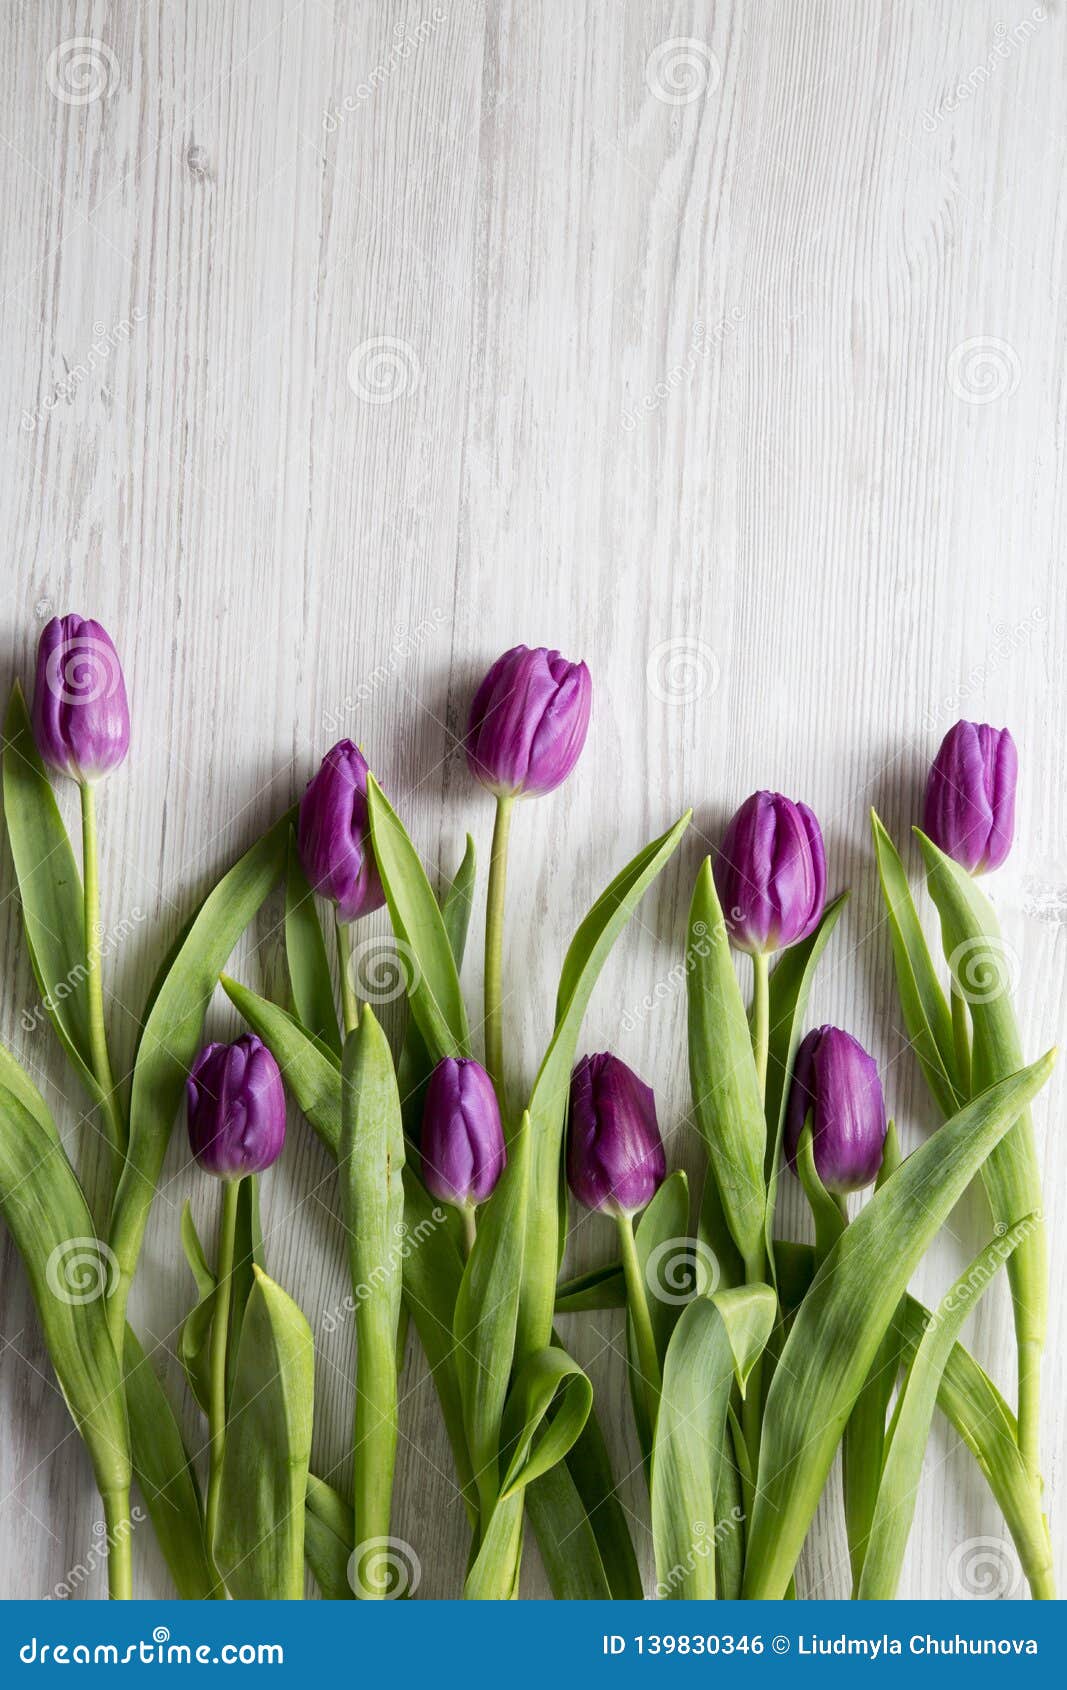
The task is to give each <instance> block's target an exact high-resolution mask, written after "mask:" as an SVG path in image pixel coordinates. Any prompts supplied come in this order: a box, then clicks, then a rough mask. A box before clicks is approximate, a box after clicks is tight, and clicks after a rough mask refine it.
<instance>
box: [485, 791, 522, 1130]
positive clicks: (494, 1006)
mask: <svg viewBox="0 0 1067 1690" xmlns="http://www.w3.org/2000/svg"><path fill="white" fill-rule="evenodd" d="M514 804H515V799H514V798H513V797H512V796H511V795H510V794H509V793H501V794H500V796H499V797H498V798H497V801H496V822H495V824H494V826H493V845H492V851H491V853H490V857H489V890H488V893H487V896H486V905H485V1066H486V1068H487V1069H488V1070H489V1077H490V1079H491V1080H492V1082H493V1084H494V1085H495V1087H496V1090H497V1096H498V1097H500V1098H502V1097H503V1089H502V1088H503V1078H504V1023H503V1013H502V1010H503V996H504V992H503V959H504V894H505V891H506V889H507V879H508V835H509V833H510V831H511V812H512V809H513V807H514Z"/></svg>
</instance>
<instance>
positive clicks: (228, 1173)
mask: <svg viewBox="0 0 1067 1690" xmlns="http://www.w3.org/2000/svg"><path fill="white" fill-rule="evenodd" d="M185 1096H186V1103H187V1105H188V1116H189V1147H190V1149H191V1150H192V1153H193V1155H194V1156H195V1157H196V1159H197V1161H198V1162H199V1164H200V1166H201V1167H202V1168H203V1169H204V1170H205V1171H206V1172H207V1173H209V1174H216V1175H217V1176H218V1177H219V1178H220V1179H241V1178H242V1177H243V1176H244V1175H245V1174H261V1173H262V1172H263V1170H264V1168H269V1167H270V1165H271V1163H272V1162H276V1161H277V1159H278V1157H279V1156H280V1155H281V1153H282V1146H283V1144H284V1143H285V1089H284V1087H283V1085H282V1076H281V1073H280V1072H279V1069H278V1064H277V1063H276V1062H275V1060H274V1058H273V1056H272V1055H271V1053H270V1051H269V1050H268V1049H267V1047H266V1045H265V1044H263V1042H262V1040H260V1039H257V1038H256V1036H255V1034H254V1033H242V1034H241V1037H240V1038H239V1039H237V1040H236V1041H235V1042H234V1043H233V1044H232V1045H223V1044H212V1045H205V1046H204V1048H203V1050H202V1051H201V1052H200V1055H199V1056H198V1057H197V1059H196V1061H195V1063H194V1064H193V1070H192V1073H191V1074H190V1075H189V1078H188V1080H187V1081H186V1082H185Z"/></svg>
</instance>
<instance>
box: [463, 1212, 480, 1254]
mask: <svg viewBox="0 0 1067 1690" xmlns="http://www.w3.org/2000/svg"><path fill="white" fill-rule="evenodd" d="M459 1212H460V1214H461V1216H462V1217H463V1250H464V1254H465V1255H467V1256H469V1255H470V1253H471V1251H472V1250H473V1249H474V1240H475V1239H476V1238H477V1236H478V1218H477V1210H476V1209H475V1207H474V1204H473V1203H464V1204H463V1207H462V1208H461V1209H460V1211H459Z"/></svg>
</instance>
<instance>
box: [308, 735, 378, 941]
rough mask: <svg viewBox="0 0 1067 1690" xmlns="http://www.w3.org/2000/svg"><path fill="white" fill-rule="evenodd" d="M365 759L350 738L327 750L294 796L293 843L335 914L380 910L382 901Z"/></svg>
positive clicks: (344, 917)
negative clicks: (295, 821) (300, 794)
mask: <svg viewBox="0 0 1067 1690" xmlns="http://www.w3.org/2000/svg"><path fill="white" fill-rule="evenodd" d="M368 773H369V769H368V766H367V760H366V758H365V757H364V755H363V753H362V752H361V751H360V749H359V747H358V746H357V745H353V744H352V741H351V740H350V739H342V740H339V741H338V743H337V744H336V745H335V746H334V747H333V749H332V750H330V751H327V753H326V755H325V757H324V758H323V759H322V763H321V764H320V766H319V771H318V773H317V774H316V775H314V776H313V777H312V779H311V780H310V781H309V782H308V784H307V787H306V788H305V791H304V796H303V798H302V799H301V800H300V821H299V825H298V827H297V846H298V848H299V851H300V861H301V862H302V863H303V865H304V873H305V874H306V875H307V877H308V881H309V883H310V885H311V886H312V887H313V889H314V890H315V891H316V892H321V893H322V895H323V897H324V898H329V899H330V900H331V901H332V902H333V903H334V904H335V905H336V906H337V919H338V920H339V921H343V922H349V921H355V919H356V917H357V916H361V915H367V914H368V913H369V912H370V911H371V910H378V909H381V907H382V905H383V904H384V903H385V893H384V892H383V890H382V883H381V879H380V877H379V874H378V866H377V864H376V863H375V861H374V854H373V852H372V850H371V844H370V832H369V825H368V820H367V775H368Z"/></svg>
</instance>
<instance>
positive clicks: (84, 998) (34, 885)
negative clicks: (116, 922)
mask: <svg viewBox="0 0 1067 1690" xmlns="http://www.w3.org/2000/svg"><path fill="white" fill-rule="evenodd" d="M4 818H5V821H6V822H7V833H8V839H9V840H10V842H11V855H12V858H13V860H14V864H15V879H16V881H17V882H18V889H19V897H20V899H21V901H22V919H23V923H24V925H25V929H26V943H27V946H28V947H29V953H30V961H31V963H32V965H33V972H34V976H35V978H36V981H37V985H38V988H39V990H40V993H41V999H42V1005H43V1008H44V1010H45V1012H46V1014H47V1015H48V1019H49V1020H50V1021H51V1023H52V1025H53V1027H54V1028H55V1030H56V1033H57V1034H58V1035H59V1039H60V1042H61V1043H62V1045H63V1048H64V1050H65V1051H66V1053H67V1056H68V1057H69V1058H70V1061H71V1065H72V1066H73V1068H74V1070H75V1072H76V1073H77V1075H78V1078H79V1079H80V1080H81V1082H82V1085H83V1086H84V1087H85V1089H86V1091H87V1092H88V1094H89V1096H90V1097H91V1098H92V1099H93V1102H94V1103H97V1104H99V1103H100V1102H101V1101H102V1093H101V1090H100V1086H99V1084H98V1083H97V1080H96V1077H95V1075H94V1074H93V1065H92V1055H91V1049H90V1042H89V996H88V989H87V987H88V972H87V969H86V960H85V911H84V906H83V902H82V883H81V874H80V871H79V868H78V863H77V859H76V858H75V855H74V852H73V850H72V848H71V843H70V839H69V838H68V836H67V830H66V828H65V827H64V825H63V818H62V817H61V815H60V813H59V806H58V805H57V803H56V800H55V794H54V793H53V791H52V786H51V782H50V781H49V779H48V775H47V774H46V772H45V767H44V764H43V763H42V761H41V758H40V756H39V755H38V752H37V747H36V745H35V744H34V739H33V730H32V728H31V726H30V717H29V711H28V710H27V708H26V701H25V699H24V698H23V696H22V688H21V687H20V686H19V684H18V682H17V681H16V683H15V686H14V688H13V690H12V693H11V702H10V704H9V706H8V712H7V721H6V722H5V724H4Z"/></svg>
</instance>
